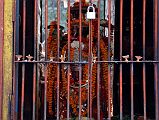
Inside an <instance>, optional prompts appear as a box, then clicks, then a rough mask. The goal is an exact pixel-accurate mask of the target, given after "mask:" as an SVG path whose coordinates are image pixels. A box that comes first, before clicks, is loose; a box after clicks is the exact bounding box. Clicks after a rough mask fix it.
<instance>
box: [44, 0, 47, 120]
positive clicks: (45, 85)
mask: <svg viewBox="0 0 159 120" xmlns="http://www.w3.org/2000/svg"><path fill="white" fill-rule="evenodd" d="M47 27H48V0H45V61H47V38H48V29H47ZM47 65H48V64H47V63H46V64H45V84H44V120H46V116H47V110H46V108H47Z"/></svg>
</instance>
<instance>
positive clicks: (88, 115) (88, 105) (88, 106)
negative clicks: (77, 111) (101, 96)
mask: <svg viewBox="0 0 159 120" xmlns="http://www.w3.org/2000/svg"><path fill="white" fill-rule="evenodd" d="M90 29H91V27H90V22H89V43H88V44H89V50H88V93H87V94H88V95H87V111H88V112H87V120H89V118H90V65H89V64H90V62H89V61H90V41H91V38H90Z"/></svg>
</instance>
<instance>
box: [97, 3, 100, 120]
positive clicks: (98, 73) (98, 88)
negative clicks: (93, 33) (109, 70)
mask: <svg viewBox="0 0 159 120" xmlns="http://www.w3.org/2000/svg"><path fill="white" fill-rule="evenodd" d="M100 2H101V1H100V0H98V53H97V54H98V55H97V56H98V60H100ZM100 92H101V91H100V64H99V63H98V64H97V119H98V120H100Z"/></svg>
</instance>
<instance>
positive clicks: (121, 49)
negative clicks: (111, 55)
mask: <svg viewBox="0 0 159 120" xmlns="http://www.w3.org/2000/svg"><path fill="white" fill-rule="evenodd" d="M122 40H123V0H120V61H122V54H123V45H122V44H123V42H122ZM122 69H123V67H122V63H120V81H119V84H120V90H119V91H120V120H122V119H123V75H122V74H123V72H122Z"/></svg>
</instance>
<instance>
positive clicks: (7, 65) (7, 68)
mask: <svg viewBox="0 0 159 120" xmlns="http://www.w3.org/2000/svg"><path fill="white" fill-rule="evenodd" d="M3 78H4V79H3V120H7V119H8V117H10V116H8V113H9V111H8V103H9V101H8V100H9V96H8V95H9V94H11V90H12V0H4V48H3Z"/></svg>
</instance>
